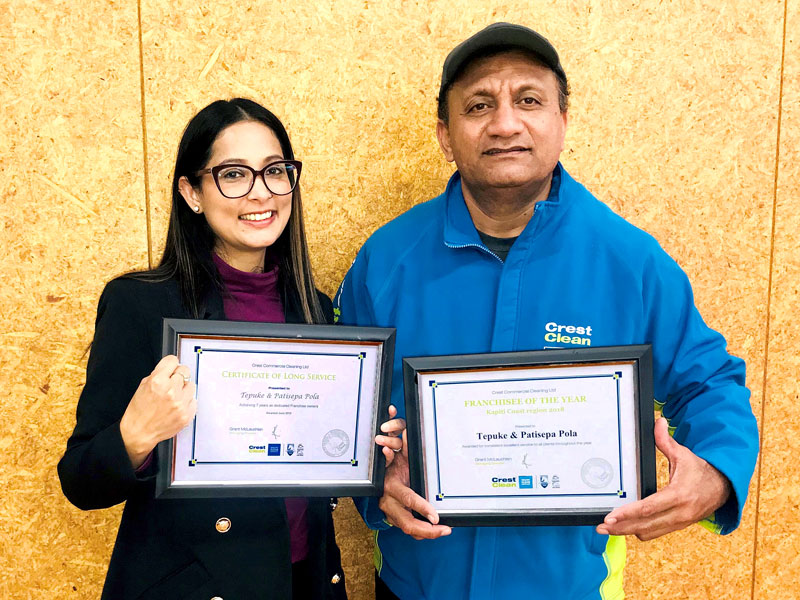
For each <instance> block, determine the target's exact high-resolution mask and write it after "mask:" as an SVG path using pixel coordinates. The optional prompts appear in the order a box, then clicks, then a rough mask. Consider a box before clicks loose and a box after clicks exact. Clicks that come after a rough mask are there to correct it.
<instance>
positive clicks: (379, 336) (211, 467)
mask: <svg viewBox="0 0 800 600" xmlns="http://www.w3.org/2000/svg"><path fill="white" fill-rule="evenodd" d="M394 337H395V333H394V329H385V328H373V327H344V326H332V325H290V324H274V323H243V322H233V321H202V320H188V319H164V342H163V351H164V354H165V355H167V354H175V355H177V356H178V359H179V360H180V362H181V364H183V365H185V366H187V367H188V368H189V370H190V372H191V380H192V381H194V383H195V385H196V386H197V414H196V416H195V418H194V420H193V421H192V422H191V423H190V424H189V425H188V426H187V427H186V428H185V429H183V430H182V431H180V432H179V433H178V434H177V435H176V436H175V437H174V438H172V439H169V440H166V441H164V442H161V443H160V444H159V446H158V461H159V470H158V475H157V479H156V495H157V496H158V497H161V498H186V497H200V498H212V497H234V496H236V497H243V496H379V495H381V494H382V493H383V472H384V467H385V463H384V460H383V458H382V456H381V455H380V453H379V452H378V450H379V449H378V447H377V446H376V445H375V441H374V437H375V435H376V433H377V432H378V428H379V427H380V423H381V422H382V421H384V420H385V415H386V414H387V410H388V405H389V394H390V389H391V368H392V360H393V356H394Z"/></svg>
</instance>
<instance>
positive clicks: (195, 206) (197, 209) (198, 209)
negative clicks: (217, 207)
mask: <svg viewBox="0 0 800 600" xmlns="http://www.w3.org/2000/svg"><path fill="white" fill-rule="evenodd" d="M192 210H193V211H194V212H196V213H199V212H200V207H199V206H197V204H195V205H194V206H193V207H192Z"/></svg>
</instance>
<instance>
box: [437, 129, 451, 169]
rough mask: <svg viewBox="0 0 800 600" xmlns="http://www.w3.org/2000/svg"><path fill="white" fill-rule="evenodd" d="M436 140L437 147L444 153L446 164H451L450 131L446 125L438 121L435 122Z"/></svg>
mask: <svg viewBox="0 0 800 600" xmlns="http://www.w3.org/2000/svg"><path fill="white" fill-rule="evenodd" d="M436 138H437V139H438V140H439V147H440V148H441V149H442V152H443V153H444V157H445V159H446V160H447V162H453V160H454V159H453V148H452V147H451V146H450V130H449V129H448V127H447V123H445V122H444V121H442V120H441V119H439V120H438V121H437V122H436Z"/></svg>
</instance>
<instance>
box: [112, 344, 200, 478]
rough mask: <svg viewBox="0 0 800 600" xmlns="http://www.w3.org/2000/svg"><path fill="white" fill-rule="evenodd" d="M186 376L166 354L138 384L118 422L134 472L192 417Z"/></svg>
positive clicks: (191, 397)
mask: <svg viewBox="0 0 800 600" xmlns="http://www.w3.org/2000/svg"><path fill="white" fill-rule="evenodd" d="M189 374H190V373H189V369H188V368H187V367H185V366H183V365H181V364H180V363H179V362H178V357H177V356H173V355H169V356H165V357H164V358H162V359H161V360H160V361H159V363H158V364H157V365H156V368H155V369H153V372H152V373H150V375H148V376H147V377H145V378H144V379H142V381H141V383H140V384H139V387H138V389H137V390H136V393H135V394H134V395H133V398H132V399H131V401H130V403H129V404H128V408H126V409H125V414H123V415H122V420H121V421H120V423H119V430H120V433H121V434H122V441H123V443H124V444H125V449H126V450H127V451H128V456H129V457H130V459H131V464H132V465H133V468H134V469H138V468H139V467H140V466H141V465H142V463H143V462H144V461H145V459H146V458H147V456H148V455H149V454H150V452H152V451H153V448H155V447H156V444H158V443H159V442H160V441H162V440H166V439H169V438H171V437H173V436H175V435H176V434H177V433H178V432H179V431H180V430H181V429H183V428H184V427H186V425H188V424H189V422H190V421H191V420H192V419H193V418H194V415H195V412H196V410H197V400H196V399H195V385H194V383H193V382H191V381H189Z"/></svg>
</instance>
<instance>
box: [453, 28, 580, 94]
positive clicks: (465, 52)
mask: <svg viewBox="0 0 800 600" xmlns="http://www.w3.org/2000/svg"><path fill="white" fill-rule="evenodd" d="M505 48H508V49H509V50H526V51H528V52H532V53H533V54H535V55H536V56H538V57H539V58H540V59H541V60H542V62H543V63H544V64H545V65H547V66H548V67H550V69H551V70H552V71H553V72H554V73H555V74H556V76H557V77H559V78H560V79H563V80H564V81H566V79H567V77H566V75H565V74H564V69H563V67H562V66H561V61H560V60H559V58H558V52H556V49H555V48H553V45H552V44H551V43H550V42H548V41H547V39H545V38H544V37H543V36H541V35H540V34H538V33H536V32H535V31H534V30H533V29H528V28H527V27H523V26H522V25H514V24H512V23H492V24H491V25H489V26H488V27H487V28H486V29H482V30H481V31H479V32H478V33H476V34H475V35H473V36H472V37H470V38H468V39H466V40H464V41H463V42H461V43H460V44H459V45H458V46H456V47H455V48H453V50H452V51H451V52H450V54H448V55H447V58H446V59H445V61H444V68H443V69H442V85H441V87H440V88H439V98H442V94H444V92H445V91H446V90H447V88H449V87H450V86H451V85H452V84H453V82H454V81H455V79H456V77H457V76H458V75H459V74H460V73H461V71H462V69H463V68H464V66H465V65H466V64H467V63H468V62H469V61H470V60H472V59H473V58H475V57H476V56H479V55H482V54H486V53H487V52H489V51H492V50H499V49H505Z"/></svg>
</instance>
